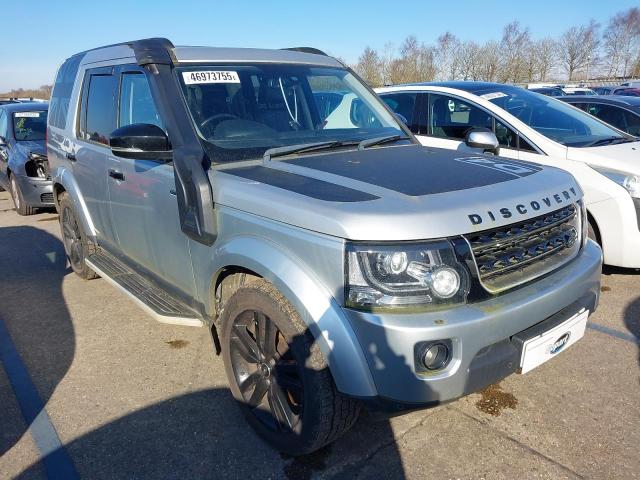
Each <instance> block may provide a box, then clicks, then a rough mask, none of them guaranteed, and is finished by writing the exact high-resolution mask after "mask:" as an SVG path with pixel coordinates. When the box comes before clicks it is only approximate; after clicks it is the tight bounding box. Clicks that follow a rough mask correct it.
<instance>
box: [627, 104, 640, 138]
mask: <svg viewBox="0 0 640 480" xmlns="http://www.w3.org/2000/svg"><path fill="white" fill-rule="evenodd" d="M624 116H625V121H626V124H627V128H626V129H625V132H627V133H628V134H630V135H635V136H636V137H638V136H640V116H639V115H636V114H633V113H631V112H630V111H628V110H625V111H624Z"/></svg>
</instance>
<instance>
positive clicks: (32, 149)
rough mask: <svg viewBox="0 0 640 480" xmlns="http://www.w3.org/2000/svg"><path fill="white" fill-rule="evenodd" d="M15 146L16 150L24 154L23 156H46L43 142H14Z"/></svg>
mask: <svg viewBox="0 0 640 480" xmlns="http://www.w3.org/2000/svg"><path fill="white" fill-rule="evenodd" d="M15 146H16V149H18V150H20V151H22V152H24V154H25V155H28V154H29V153H37V154H39V155H46V154H47V149H46V146H45V141H44V140H25V141H20V142H18V141H16V143H15Z"/></svg>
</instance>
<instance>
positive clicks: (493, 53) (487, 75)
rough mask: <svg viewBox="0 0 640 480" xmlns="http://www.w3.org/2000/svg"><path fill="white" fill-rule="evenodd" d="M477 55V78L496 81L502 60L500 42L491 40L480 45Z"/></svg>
mask: <svg viewBox="0 0 640 480" xmlns="http://www.w3.org/2000/svg"><path fill="white" fill-rule="evenodd" d="M478 55H479V57H480V61H479V67H478V79H479V80H484V81H485V82H495V81H497V80H498V72H499V71H500V64H501V60H502V56H501V54H500V44H499V43H498V42H496V41H495V40H491V41H489V42H487V43H485V44H484V45H483V46H482V48H481V49H480V52H479V53H478Z"/></svg>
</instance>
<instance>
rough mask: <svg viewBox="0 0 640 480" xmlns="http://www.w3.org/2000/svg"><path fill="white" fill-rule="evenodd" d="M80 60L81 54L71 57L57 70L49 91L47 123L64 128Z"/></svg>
mask: <svg viewBox="0 0 640 480" xmlns="http://www.w3.org/2000/svg"><path fill="white" fill-rule="evenodd" d="M81 60H82V55H76V56H75V57H71V58H70V59H68V60H67V61H66V62H64V63H63V64H62V66H61V67H60V70H58V76H57V77H56V83H55V84H54V85H53V92H52V93H51V101H50V102H49V125H52V126H54V127H58V128H64V127H65V125H66V123H67V114H68V113H69V102H70V100H71V91H72V90H73V84H74V82H75V80H76V75H77V74H78V67H79V66H80V61H81Z"/></svg>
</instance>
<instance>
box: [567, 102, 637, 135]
mask: <svg viewBox="0 0 640 480" xmlns="http://www.w3.org/2000/svg"><path fill="white" fill-rule="evenodd" d="M560 100H562V101H563V102H566V103H569V104H571V105H573V106H574V107H578V108H579V109H581V110H584V111H585V112H587V113H588V114H589V115H593V116H594V117H598V118H599V119H600V120H602V121H604V122H607V123H608V124H609V125H613V126H614V127H616V128H617V129H618V130H622V131H623V132H626V133H628V134H629V135H633V136H635V137H640V97H625V96H619V95H608V96H606V97H603V98H600V96H598V97H597V98H593V97H581V96H574V97H563V98H561V99H560Z"/></svg>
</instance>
